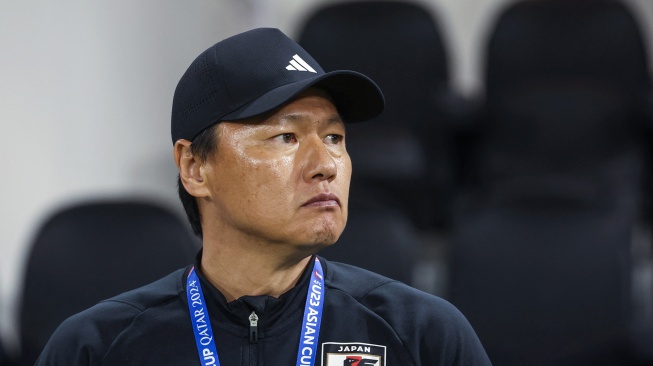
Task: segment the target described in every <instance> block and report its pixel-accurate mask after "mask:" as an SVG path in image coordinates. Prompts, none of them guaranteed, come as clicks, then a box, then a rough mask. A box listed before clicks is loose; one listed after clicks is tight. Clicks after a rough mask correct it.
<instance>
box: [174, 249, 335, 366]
mask: <svg viewBox="0 0 653 366" xmlns="http://www.w3.org/2000/svg"><path fill="white" fill-rule="evenodd" d="M324 290H325V288H324V272H323V271H322V264H321V263H320V260H319V259H318V258H317V257H315V264H314V265H313V271H312V273H311V280H310V281H309V282H308V293H307V294H306V305H305V306H304V317H303V321H302V334H301V336H300V337H299V350H298V351H297V366H307V365H308V366H313V365H314V364H315V355H316V354H317V344H318V339H319V336H320V324H321V323H322V308H323V307H324V297H325V291H324ZM186 297H187V298H188V309H189V310H190V320H191V323H192V324H193V332H194V333H195V344H196V345H197V353H198V355H199V357H200V362H201V363H202V366H220V360H219V359H218V350H217V349H216V347H215V340H214V339H213V330H212V329H211V321H210V320H209V313H208V310H207V309H206V302H205V301H204V293H203V292H202V286H201V285H200V281H199V278H198V277H197V273H195V267H193V268H191V269H190V272H189V273H188V278H187V282H186Z"/></svg>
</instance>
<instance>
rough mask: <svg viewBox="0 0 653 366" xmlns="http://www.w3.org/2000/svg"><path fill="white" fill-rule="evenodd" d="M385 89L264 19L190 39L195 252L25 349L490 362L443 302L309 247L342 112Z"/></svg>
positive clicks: (334, 164)
mask: <svg viewBox="0 0 653 366" xmlns="http://www.w3.org/2000/svg"><path fill="white" fill-rule="evenodd" d="M383 104H384V101H383V96H382V94H381V92H380V90H379V89H378V87H377V86H376V84H374V82H373V81H371V80H370V79H368V78H367V77H365V76H364V75H362V74H359V73H356V72H353V71H335V72H329V73H325V72H324V71H323V70H322V69H321V68H320V67H319V65H318V64H317V63H316V62H315V60H313V58H312V57H311V56H310V55H308V54H307V53H306V52H305V51H304V50H303V49H302V48H301V47H299V46H298V45H297V44H296V43H295V42H293V41H292V40H290V39H289V38H288V37H286V36H285V35H284V34H283V33H281V32H280V31H278V30H276V29H255V30H252V31H249V32H245V33H242V34H239V35H236V36H233V37H231V38H228V39H226V40H223V41H222V42H220V43H217V44H216V45H214V46H213V47H211V48H209V49H208V50H206V51H205V52H204V53H202V54H201V55H200V56H199V57H198V58H197V59H196V60H195V61H194V62H193V63H192V64H191V66H190V67H189V69H188V70H187V71H186V73H185V74H184V76H183V77H182V78H181V81H180V82H179V85H178V86H177V90H176V91H175V97H174V101H173V113H172V140H173V143H174V157H175V161H176V163H177V166H178V168H179V191H180V197H181V199H182V202H183V204H184V207H185V209H186V211H187V214H188V216H189V220H190V221H191V225H192V226H193V229H194V230H195V232H196V233H197V234H198V235H199V236H201V237H202V241H203V249H202V251H201V252H200V253H199V255H198V259H197V262H196V263H195V265H194V266H189V267H188V268H185V269H181V270H179V271H177V272H175V273H172V274H171V275H169V276H167V277H165V278H163V279H161V280H159V281H158V282H155V283H153V284H151V285H149V286H145V287H143V288H140V289H137V290H134V291H131V292H128V293H125V294H122V295H119V296H117V297H115V298H113V299H110V300H107V301H104V302H101V303H99V304H98V305H96V306H94V307H92V308H91V309H89V310H87V311H85V312H82V313H80V314H78V315H75V316H73V317H72V318H70V319H68V320H67V321H66V322H64V323H63V324H62V325H61V326H60V328H59V329H58V330H57V331H56V333H55V334H54V335H53V337H52V339H51V340H50V342H49V344H48V346H47V347H46V349H45V351H44V352H43V354H42V355H41V357H40V359H39V361H38V362H37V365H219V364H221V365H223V366H230V365H279V366H288V365H292V364H296V365H329V366H334V365H337V366H342V365H354V366H363V365H376V366H384V365H429V366H432V365H487V364H489V361H488V359H487V356H486V355H485V352H484V350H483V348H482V346H481V344H480V342H479V340H478V338H477V337H476V335H475V333H474V331H473V330H472V328H471V326H470V325H469V323H468V322H467V321H466V320H465V318H464V317H463V316H462V315H461V314H460V313H459V312H458V311H457V310H456V309H455V308H454V307H453V306H452V305H450V304H449V303H447V302H445V301H444V300H441V299H439V298H436V297H434V296H431V295H428V294H425V293H422V292H419V291H417V290H415V289H412V288H410V287H408V286H406V285H404V284H401V283H399V282H396V281H392V280H390V279H387V278H384V277H381V276H378V275H375V274H373V273H370V272H367V271H364V270H361V269H358V268H355V267H351V266H347V265H344V264H338V263H329V262H327V261H326V260H325V259H323V258H318V257H316V256H315V253H317V252H318V251H319V250H320V249H321V248H324V247H325V246H328V245H331V244H333V243H334V242H335V241H336V240H337V239H338V237H339V236H340V234H341V233H342V231H343V229H344V227H345V223H346V221H347V196H348V190H349V181H350V177H351V161H350V159H349V156H348V155H347V150H346V148H345V123H348V122H358V121H363V120H366V119H369V118H372V117H374V116H376V115H378V114H379V113H380V112H381V111H382V109H383Z"/></svg>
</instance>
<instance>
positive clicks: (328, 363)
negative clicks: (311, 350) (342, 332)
mask: <svg viewBox="0 0 653 366" xmlns="http://www.w3.org/2000/svg"><path fill="white" fill-rule="evenodd" d="M322 365H323V366H385V346H379V345H376V344H367V343H337V342H325V343H323V344H322Z"/></svg>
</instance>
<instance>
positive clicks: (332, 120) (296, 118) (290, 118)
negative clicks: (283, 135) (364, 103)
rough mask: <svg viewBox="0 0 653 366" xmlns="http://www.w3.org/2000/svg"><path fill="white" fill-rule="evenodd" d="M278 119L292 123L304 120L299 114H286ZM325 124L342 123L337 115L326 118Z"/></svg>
mask: <svg viewBox="0 0 653 366" xmlns="http://www.w3.org/2000/svg"><path fill="white" fill-rule="evenodd" d="M279 119H280V120H282V121H290V122H293V121H302V120H304V117H303V116H302V114H300V113H288V114H283V115H281V116H279ZM326 122H327V123H328V124H334V123H340V122H344V121H343V120H342V117H340V115H339V114H334V115H332V116H331V117H329V118H327V120H326Z"/></svg>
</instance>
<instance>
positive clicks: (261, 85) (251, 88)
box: [171, 28, 385, 144]
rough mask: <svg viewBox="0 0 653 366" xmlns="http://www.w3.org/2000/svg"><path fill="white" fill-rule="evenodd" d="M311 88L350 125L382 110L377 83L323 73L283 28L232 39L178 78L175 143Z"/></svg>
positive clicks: (349, 74)
mask: <svg viewBox="0 0 653 366" xmlns="http://www.w3.org/2000/svg"><path fill="white" fill-rule="evenodd" d="M343 57H346V55H343ZM312 86H314V87H319V88H321V89H323V90H324V91H326V92H327V93H328V94H329V95H330V96H331V98H332V99H333V102H334V105H335V106H336V108H337V110H338V113H340V115H341V116H342V118H343V120H344V121H345V122H348V123H352V122H361V121H365V120H368V119H371V118H373V117H375V116H377V115H378V114H380V113H381V112H382V111H383V107H384V103H385V102H384V98H383V93H382V92H381V89H379V87H378V86H377V85H376V83H374V81H372V80H371V79H370V78H368V77H367V76H365V75H363V74H361V73H358V72H355V71H349V70H338V71H331V72H324V70H322V68H321V67H320V65H318V63H317V62H316V61H315V60H314V59H313V57H311V56H310V55H309V54H308V53H307V52H306V51H304V49H303V48H301V47H300V46H299V45H298V44H297V43H296V42H295V41H293V40H292V39H290V38H289V37H287V36H286V35H285V34H283V33H282V32H281V31H280V30H278V29H274V28H258V29H253V30H250V31H247V32H244V33H240V34H237V35H235V36H232V37H229V38H227V39H225V40H223V41H221V42H218V43H216V44H215V45H213V46H212V47H210V48H209V49H207V50H206V51H204V52H202V53H201V54H200V55H199V56H198V57H197V58H196V59H195V61H193V62H192V63H191V65H190V66H189V67H188V70H186V72H185V73H184V75H183V76H182V77H181V80H179V83H178V84H177V88H176V89H175V95H174V99H173V102H172V123H171V130H172V143H173V144H174V143H175V141H177V140H179V139H186V140H189V141H192V140H193V138H194V137H195V136H197V134H199V133H200V132H201V131H203V130H204V129H206V128H208V127H210V126H212V125H214V124H216V123H218V122H220V121H236V120H240V119H245V118H249V117H254V116H257V115H259V114H262V113H265V112H268V111H270V110H273V109H275V108H277V107H279V106H281V105H283V104H284V103H286V102H289V101H290V100H292V99H293V98H294V97H295V96H297V95H298V94H299V93H301V92H302V91H303V90H305V89H307V88H309V87H312Z"/></svg>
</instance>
